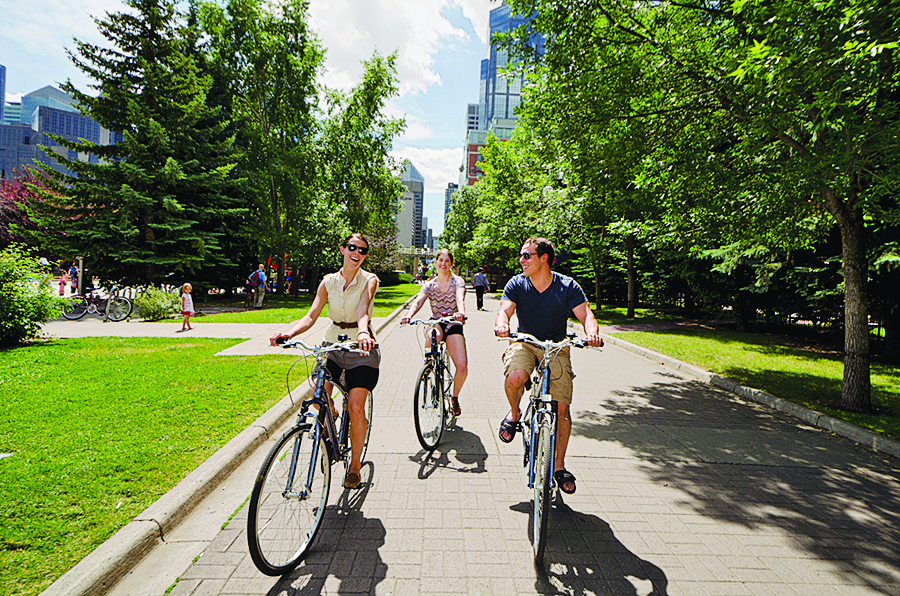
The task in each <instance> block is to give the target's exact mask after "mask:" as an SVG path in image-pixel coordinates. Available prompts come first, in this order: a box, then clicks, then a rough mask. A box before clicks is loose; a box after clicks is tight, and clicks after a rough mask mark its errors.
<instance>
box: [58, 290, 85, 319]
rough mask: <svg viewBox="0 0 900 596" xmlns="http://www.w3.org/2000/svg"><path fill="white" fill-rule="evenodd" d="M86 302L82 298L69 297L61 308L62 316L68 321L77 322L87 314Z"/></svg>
mask: <svg viewBox="0 0 900 596" xmlns="http://www.w3.org/2000/svg"><path fill="white" fill-rule="evenodd" d="M87 311H88V301H87V299H86V298H85V297H84V296H77V295H76V296H71V297H69V298H68V299H67V300H66V304H65V306H63V311H62V313H63V316H64V317H65V318H67V319H69V320H70V321H77V320H78V319H80V318H81V317H83V316H84V315H86V314H87Z"/></svg>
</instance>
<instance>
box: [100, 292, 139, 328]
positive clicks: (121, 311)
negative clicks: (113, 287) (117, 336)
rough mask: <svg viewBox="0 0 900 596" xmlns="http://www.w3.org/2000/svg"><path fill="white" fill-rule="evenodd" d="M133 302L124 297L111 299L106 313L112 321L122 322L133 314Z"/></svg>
mask: <svg viewBox="0 0 900 596" xmlns="http://www.w3.org/2000/svg"><path fill="white" fill-rule="evenodd" d="M132 308H133V307H132V306H131V300H129V299H128V298H125V297H123V296H117V297H116V298H110V299H109V304H108V305H107V307H106V313H107V316H108V317H109V320H110V321H116V322H118V321H121V320H123V319H124V318H125V317H127V316H128V314H129V313H130V312H131V309H132Z"/></svg>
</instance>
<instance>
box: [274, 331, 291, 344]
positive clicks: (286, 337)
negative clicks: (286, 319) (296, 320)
mask: <svg viewBox="0 0 900 596" xmlns="http://www.w3.org/2000/svg"><path fill="white" fill-rule="evenodd" d="M289 339H291V336H290V335H288V334H287V333H276V334H275V335H273V336H272V337H270V338H269V345H270V346H272V347H275V346H278V345H281V344H283V343H284V342H286V341H287V340H289ZM278 340H281V341H278Z"/></svg>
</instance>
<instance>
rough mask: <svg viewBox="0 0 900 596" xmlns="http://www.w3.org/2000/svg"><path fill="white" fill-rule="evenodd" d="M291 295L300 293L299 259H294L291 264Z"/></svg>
mask: <svg viewBox="0 0 900 596" xmlns="http://www.w3.org/2000/svg"><path fill="white" fill-rule="evenodd" d="M290 293H291V296H299V295H300V261H299V260H297V259H294V262H293V263H292V264H291V291H290Z"/></svg>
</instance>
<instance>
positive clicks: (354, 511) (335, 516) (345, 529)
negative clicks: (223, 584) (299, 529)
mask: <svg viewBox="0 0 900 596" xmlns="http://www.w3.org/2000/svg"><path fill="white" fill-rule="evenodd" d="M334 471H335V472H337V471H338V470H337V469H335V470H334ZM374 474H375V466H374V464H373V463H372V462H371V461H367V462H365V463H363V465H362V469H361V470H360V476H361V477H362V482H361V483H360V488H358V489H355V490H351V489H346V488H343V487H342V486H340V484H338V482H339V481H340V478H337V476H342V475H343V471H342V470H341V471H340V473H339V474H335V476H334V477H333V479H332V482H333V484H332V489H339V490H340V491H341V493H340V495H339V496H338V499H337V501H336V502H335V504H334V505H329V506H328V507H327V509H326V510H325V518H324V519H323V520H322V528H321V529H320V530H319V536H318V537H317V539H316V542H315V544H314V545H313V550H312V551H311V552H310V554H309V555H308V556H307V557H306V559H305V560H304V561H303V563H302V564H301V565H300V566H299V567H297V568H296V569H294V570H293V571H292V572H291V573H289V574H287V575H285V576H284V577H282V578H281V579H280V580H278V582H277V583H276V584H275V585H274V586H272V588H271V589H270V590H269V591H268V592H267V594H268V595H269V596H318V595H319V594H323V593H327V594H334V593H337V594H359V593H363V594H370V593H375V588H376V586H377V585H378V584H379V583H380V582H381V581H382V580H384V578H385V576H386V574H387V565H386V564H385V563H384V561H382V560H381V555H380V554H379V552H378V549H379V548H381V546H382V545H384V541H385V536H386V534H387V532H386V530H385V527H384V524H383V523H382V522H381V520H379V519H374V518H367V517H366V516H365V515H364V514H363V512H362V505H363V503H364V502H365V500H366V497H367V496H368V494H369V490H371V488H372V478H373V477H374Z"/></svg>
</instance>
